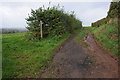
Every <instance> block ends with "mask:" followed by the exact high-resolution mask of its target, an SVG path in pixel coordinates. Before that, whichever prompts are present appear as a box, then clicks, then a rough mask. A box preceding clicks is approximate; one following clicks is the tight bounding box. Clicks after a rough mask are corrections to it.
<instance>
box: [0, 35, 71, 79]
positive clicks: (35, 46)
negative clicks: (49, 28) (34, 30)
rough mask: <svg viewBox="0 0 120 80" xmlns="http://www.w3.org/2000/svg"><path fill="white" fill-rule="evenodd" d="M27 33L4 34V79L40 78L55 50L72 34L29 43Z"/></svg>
mask: <svg viewBox="0 0 120 80" xmlns="http://www.w3.org/2000/svg"><path fill="white" fill-rule="evenodd" d="M25 34H26V33H13V34H3V42H2V50H3V53H2V54H3V61H2V63H3V66H4V67H3V78H13V77H17V78H35V77H36V78H38V77H40V74H41V72H43V70H44V68H45V66H46V65H48V64H49V63H50V60H51V59H52V56H53V49H54V48H55V47H57V46H59V45H60V44H61V43H62V42H63V41H64V40H66V39H67V38H68V37H69V36H70V34H65V35H62V36H55V37H48V38H44V39H42V40H40V41H27V40H26V39H25V36H24V35H25Z"/></svg>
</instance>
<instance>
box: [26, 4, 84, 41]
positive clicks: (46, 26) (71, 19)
mask: <svg viewBox="0 0 120 80" xmlns="http://www.w3.org/2000/svg"><path fill="white" fill-rule="evenodd" d="M26 20H27V24H28V27H27V29H28V30H29V31H30V35H31V37H30V38H32V39H41V36H40V35H41V33H40V21H42V22H43V25H42V26H43V27H42V30H43V36H44V37H48V36H54V35H61V34H65V33H72V32H74V30H76V29H78V28H81V27H82V22H81V21H80V20H78V19H76V18H75V14H74V12H72V13H70V14H68V13H65V12H64V10H63V9H62V8H60V6H59V5H58V6H53V7H48V8H46V9H45V8H44V6H43V7H40V8H39V9H36V10H33V9H31V15H29V17H28V18H26Z"/></svg>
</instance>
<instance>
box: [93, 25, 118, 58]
mask: <svg viewBox="0 0 120 80" xmlns="http://www.w3.org/2000/svg"><path fill="white" fill-rule="evenodd" d="M92 32H93V34H94V36H95V37H96V38H97V40H98V42H99V43H100V44H101V45H102V46H103V47H104V48H105V49H106V50H108V51H110V52H111V53H112V55H114V56H117V57H120V55H118V27H117V25H116V24H105V25H103V26H100V27H93V28H92Z"/></svg>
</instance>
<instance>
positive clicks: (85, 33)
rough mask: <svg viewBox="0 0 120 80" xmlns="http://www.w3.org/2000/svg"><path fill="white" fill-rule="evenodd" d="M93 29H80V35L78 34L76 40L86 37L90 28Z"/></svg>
mask: <svg viewBox="0 0 120 80" xmlns="http://www.w3.org/2000/svg"><path fill="white" fill-rule="evenodd" d="M90 29H91V27H83V28H82V29H81V30H80V31H79V33H78V35H77V37H76V38H75V40H78V41H79V40H82V39H83V38H84V37H85V35H87V34H88V32H89V30H90Z"/></svg>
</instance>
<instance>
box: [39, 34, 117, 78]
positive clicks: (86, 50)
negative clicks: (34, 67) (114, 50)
mask: <svg viewBox="0 0 120 80" xmlns="http://www.w3.org/2000/svg"><path fill="white" fill-rule="evenodd" d="M75 37H76V35H72V36H71V37H70V38H68V40H66V41H65V42H64V43H63V45H61V48H60V49H59V50H58V51H57V52H56V55H55V56H54V58H53V61H52V64H51V66H50V67H48V69H46V71H45V72H44V73H43V74H42V76H41V77H42V78H118V61H117V60H115V59H114V58H113V57H111V56H110V55H109V53H108V52H107V51H105V50H104V49H103V48H101V47H100V46H99V45H98V44H97V43H96V41H95V39H94V38H93V35H92V34H91V33H89V34H88V35H86V38H84V39H85V40H84V42H86V43H87V44H88V46H87V47H83V46H82V45H80V44H79V43H78V42H76V41H75V40H73V39H74V38H75Z"/></svg>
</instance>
